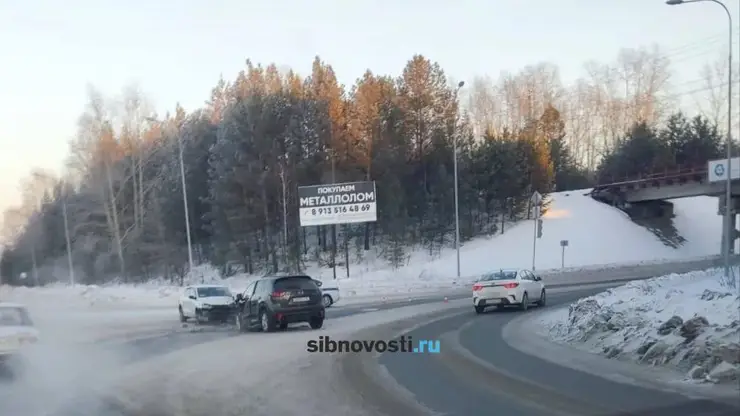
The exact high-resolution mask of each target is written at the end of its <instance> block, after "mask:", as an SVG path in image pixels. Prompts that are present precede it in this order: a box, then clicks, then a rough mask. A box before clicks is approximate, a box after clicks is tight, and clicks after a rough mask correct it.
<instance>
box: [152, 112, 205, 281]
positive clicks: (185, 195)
mask: <svg viewBox="0 0 740 416" xmlns="http://www.w3.org/2000/svg"><path fill="white" fill-rule="evenodd" d="M146 120H147V121H148V122H150V123H157V124H159V125H160V126H161V125H162V124H163V123H162V122H161V121H159V120H157V118H156V117H147V118H146ZM174 133H175V135H176V140H177V148H178V159H179V161H180V182H181V183H182V205H183V209H184V211H185V235H186V237H187V241H188V266H190V270H193V268H194V267H195V265H194V264H193V242H192V238H191V236H190V212H189V210H188V189H187V184H186V181H185V161H184V157H183V147H184V146H183V143H182V135H181V134H180V132H179V131H175V132H174ZM204 280H205V276H201V283H202V282H204Z"/></svg>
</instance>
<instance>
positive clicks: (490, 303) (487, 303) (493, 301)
mask: <svg viewBox="0 0 740 416" xmlns="http://www.w3.org/2000/svg"><path fill="white" fill-rule="evenodd" d="M499 303H501V299H488V300H486V305H498V304H499Z"/></svg>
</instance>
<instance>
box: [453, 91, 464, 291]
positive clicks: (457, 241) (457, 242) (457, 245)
mask: <svg viewBox="0 0 740 416" xmlns="http://www.w3.org/2000/svg"><path fill="white" fill-rule="evenodd" d="M464 85H465V81H460V82H459V83H458V84H457V88H455V95H454V100H457V94H458V93H459V92H460V89H461V88H462V87H463V86H464ZM452 103H454V101H451V102H450V104H449V105H452ZM455 123H457V118H455ZM452 153H453V158H454V159H453V165H454V171H455V251H456V254H457V279H458V280H460V198H459V197H458V184H457V134H455V131H454V130H453V132H452Z"/></svg>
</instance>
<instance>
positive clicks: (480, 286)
mask: <svg viewBox="0 0 740 416" xmlns="http://www.w3.org/2000/svg"><path fill="white" fill-rule="evenodd" d="M481 289H483V285H481V284H479V283H476V284H474V285H473V292H477V291H479V290H481Z"/></svg>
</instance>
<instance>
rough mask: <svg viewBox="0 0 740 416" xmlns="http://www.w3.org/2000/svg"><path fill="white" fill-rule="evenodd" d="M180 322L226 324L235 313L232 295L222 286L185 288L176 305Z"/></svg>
mask: <svg viewBox="0 0 740 416" xmlns="http://www.w3.org/2000/svg"><path fill="white" fill-rule="evenodd" d="M177 309H178V312H179V314H180V322H186V321H187V320H188V319H190V318H193V319H195V321H196V322H198V323H202V322H213V321H218V322H228V321H230V319H231V318H232V317H233V314H234V311H235V303H234V295H233V294H232V293H231V290H230V289H229V288H228V287H226V286H223V285H193V286H187V287H186V288H185V290H183V293H182V295H181V296H180V301H179V302H178V305H177Z"/></svg>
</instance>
